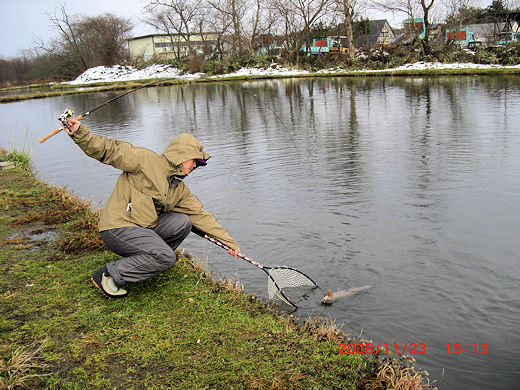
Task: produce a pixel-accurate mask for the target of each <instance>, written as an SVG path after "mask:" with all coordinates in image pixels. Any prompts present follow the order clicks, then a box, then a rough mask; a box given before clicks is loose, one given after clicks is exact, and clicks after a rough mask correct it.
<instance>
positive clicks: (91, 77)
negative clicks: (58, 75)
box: [67, 62, 520, 85]
mask: <svg viewBox="0 0 520 390" xmlns="http://www.w3.org/2000/svg"><path fill="white" fill-rule="evenodd" d="M470 68H471V69H478V68H480V69H491V68H520V65H514V66H502V65H483V64H473V63H453V64H442V63H440V62H436V63H432V62H416V63H414V64H405V65H403V66H400V67H398V68H392V69H382V70H359V71H357V72H364V73H365V72H385V71H394V70H411V69H417V70H422V69H470ZM345 72H349V70H348V69H343V68H341V67H337V68H332V69H324V70H321V71H319V72H316V73H328V74H330V73H345ZM355 72H356V71H354V72H352V73H355ZM305 74H310V72H308V71H305V70H297V69H289V68H285V67H283V66H281V65H279V64H274V63H273V64H271V66H269V67H268V68H266V69H263V68H242V69H240V70H238V71H236V72H234V73H228V74H226V75H224V76H226V77H232V76H294V75H305ZM201 77H207V76H206V75H205V74H204V73H182V71H180V70H179V69H177V68H174V67H172V66H170V65H161V64H155V65H150V66H148V67H147V68H144V69H136V68H134V67H132V66H128V65H127V66H122V65H114V66H112V67H105V66H97V67H95V68H91V69H88V70H87V71H85V72H84V73H83V74H81V75H80V76H78V78H76V79H75V80H73V81H69V82H67V84H76V85H81V84H89V83H97V82H113V81H129V80H142V79H153V78H165V79H183V80H193V79H198V78H201ZM219 77H222V76H210V77H208V78H219Z"/></svg>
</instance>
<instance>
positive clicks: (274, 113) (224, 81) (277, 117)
mask: <svg viewBox="0 0 520 390" xmlns="http://www.w3.org/2000/svg"><path fill="white" fill-rule="evenodd" d="M220 81H222V82H223V83H224V84H226V85H227V86H228V87H230V88H231V89H234V87H233V84H231V83H229V82H228V81H226V80H220ZM240 89H241V90H242V91H243V92H245V93H246V94H248V95H249V96H251V97H253V98H255V99H256V100H258V101H259V102H260V103H262V104H263V105H264V106H266V107H267V108H268V109H269V111H271V112H272V113H273V115H274V116H275V117H276V119H278V120H279V121H280V123H281V124H282V126H283V127H284V129H285V131H286V132H287V134H288V135H289V138H291V141H292V143H293V146H294V149H295V151H296V154H297V155H298V158H299V159H300V160H301V159H302V157H301V156H300V153H299V152H298V147H297V146H296V142H295V141H294V138H293V136H292V134H291V132H290V131H289V129H288V128H287V126H286V125H285V123H284V121H283V120H282V118H280V117H279V116H278V114H277V113H276V112H275V111H274V110H273V109H272V108H271V107H269V105H268V104H267V103H265V102H264V101H263V100H262V99H260V98H259V97H258V96H257V95H256V94H254V93H251V92H249V91H248V90H247V89H245V88H242V87H240Z"/></svg>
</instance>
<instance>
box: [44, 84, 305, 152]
mask: <svg viewBox="0 0 520 390" xmlns="http://www.w3.org/2000/svg"><path fill="white" fill-rule="evenodd" d="M220 81H222V82H223V83H224V84H226V85H227V86H228V87H230V88H231V89H233V85H232V84H231V83H229V82H227V81H226V80H220ZM157 83H159V81H152V82H151V83H147V84H143V85H140V86H139V87H136V88H133V89H131V90H130V91H126V92H124V93H122V94H120V95H117V96H115V97H113V98H112V99H109V100H107V101H106V102H104V103H102V104H100V105H99V106H97V107H94V108H92V109H90V110H88V111H86V112H84V113H83V114H81V115H79V116H77V117H76V120H78V121H79V120H81V119H83V118H85V117H86V116H87V115H89V114H91V113H93V112H94V111H96V110H98V109H100V108H101V107H104V106H106V105H107V104H109V103H112V102H113V101H114V100H117V99H119V98H121V97H123V96H126V95H128V94H130V93H132V92H135V91H137V90H138V89H141V88H146V87H149V86H152V85H154V84H157ZM243 90H244V92H245V93H247V94H248V95H249V96H251V97H253V98H255V99H256V100H258V101H259V102H260V103H262V104H263V105H264V106H266V107H267V108H268V109H269V111H271V112H272V113H273V115H274V116H275V118H276V119H278V121H280V123H281V124H282V126H283V127H284V129H285V131H286V132H287V134H288V135H289V138H290V139H291V141H292V143H293V145H294V149H295V151H296V154H297V155H298V158H300V160H301V156H300V153H299V152H298V148H297V147H296V142H295V140H294V138H293V136H292V134H291V132H290V131H289V129H288V128H287V126H286V125H285V123H284V121H283V120H282V118H280V116H278V114H277V113H276V112H275V111H274V110H273V109H272V108H271V107H270V106H269V105H268V104H267V103H265V102H264V101H263V100H262V99H260V98H259V97H258V96H257V95H256V94H254V93H251V92H249V91H247V90H246V89H243ZM72 117H74V113H73V112H72V110H70V109H66V110H65V111H63V113H62V114H61V115H60V116H59V117H58V120H59V121H60V123H61V127H60V128H59V129H56V130H54V131H52V132H50V133H49V134H47V135H45V136H43V137H41V138H40V139H38V141H39V142H40V143H42V142H44V141H46V140H48V139H49V138H51V137H53V136H55V135H56V134H58V133H59V132H60V131H62V130H64V129H65V128H66V127H67V120H68V119H69V118H72Z"/></svg>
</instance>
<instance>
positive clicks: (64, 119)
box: [38, 81, 159, 143]
mask: <svg viewBox="0 0 520 390" xmlns="http://www.w3.org/2000/svg"><path fill="white" fill-rule="evenodd" d="M157 83H159V81H152V82H151V83H147V84H143V85H140V86H139V87H136V88H133V89H131V90H130V91H126V92H124V93H122V94H120V95H117V96H115V97H113V98H112V99H109V100H107V101H106V102H104V103H101V104H100V105H99V106H97V107H94V108H92V109H90V110H88V111H86V112H84V113H83V114H81V115H78V116H77V117H76V120H78V121H79V120H81V119H83V118H85V117H86V116H87V115H89V114H91V113H93V112H94V111H96V110H98V109H100V108H101V107H104V106H106V105H107V104H109V103H112V102H113V101H114V100H117V99H119V98H122V97H123V96H125V95H128V94H130V93H132V92H135V91H137V90H138V89H141V88H146V87H149V86H151V85H154V84H157ZM73 117H74V113H73V112H72V110H70V109H66V110H65V111H63V114H61V115H60V116H59V117H58V120H59V121H60V122H61V127H60V128H59V129H56V130H54V131H52V132H50V133H49V134H47V135H46V136H43V137H41V138H40V139H38V141H39V142H40V143H42V142H44V141H46V140H48V139H49V138H51V137H52V136H55V135H56V134H58V133H59V132H60V131H62V130H64V129H65V128H66V127H67V119H69V118H73Z"/></svg>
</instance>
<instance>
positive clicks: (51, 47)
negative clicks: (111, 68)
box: [36, 6, 133, 78]
mask: <svg viewBox="0 0 520 390" xmlns="http://www.w3.org/2000/svg"><path fill="white" fill-rule="evenodd" d="M48 16H49V20H50V22H51V25H52V26H53V27H54V28H55V29H56V30H57V31H58V37H57V38H54V39H52V40H50V41H49V42H43V41H42V40H40V41H39V42H37V47H36V49H37V52H38V54H39V55H40V56H41V57H42V58H46V59H50V61H51V62H52V66H50V67H49V71H50V72H51V73H52V76H54V77H58V78H70V77H75V76H77V75H78V74H80V73H82V72H84V71H85V70H87V69H88V68H90V67H93V66H97V65H114V64H117V63H120V62H122V61H124V60H126V59H127V58H128V53H127V50H126V40H125V38H126V37H127V35H128V33H129V32H130V31H131V30H132V28H133V25H132V24H131V23H130V21H129V20H127V19H123V18H119V17H117V16H114V15H111V14H105V15H101V16H94V17H80V16H77V15H76V16H69V15H68V14H67V11H66V10H65V7H64V6H61V8H60V9H59V10H55V11H54V13H53V14H49V15H48Z"/></svg>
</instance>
